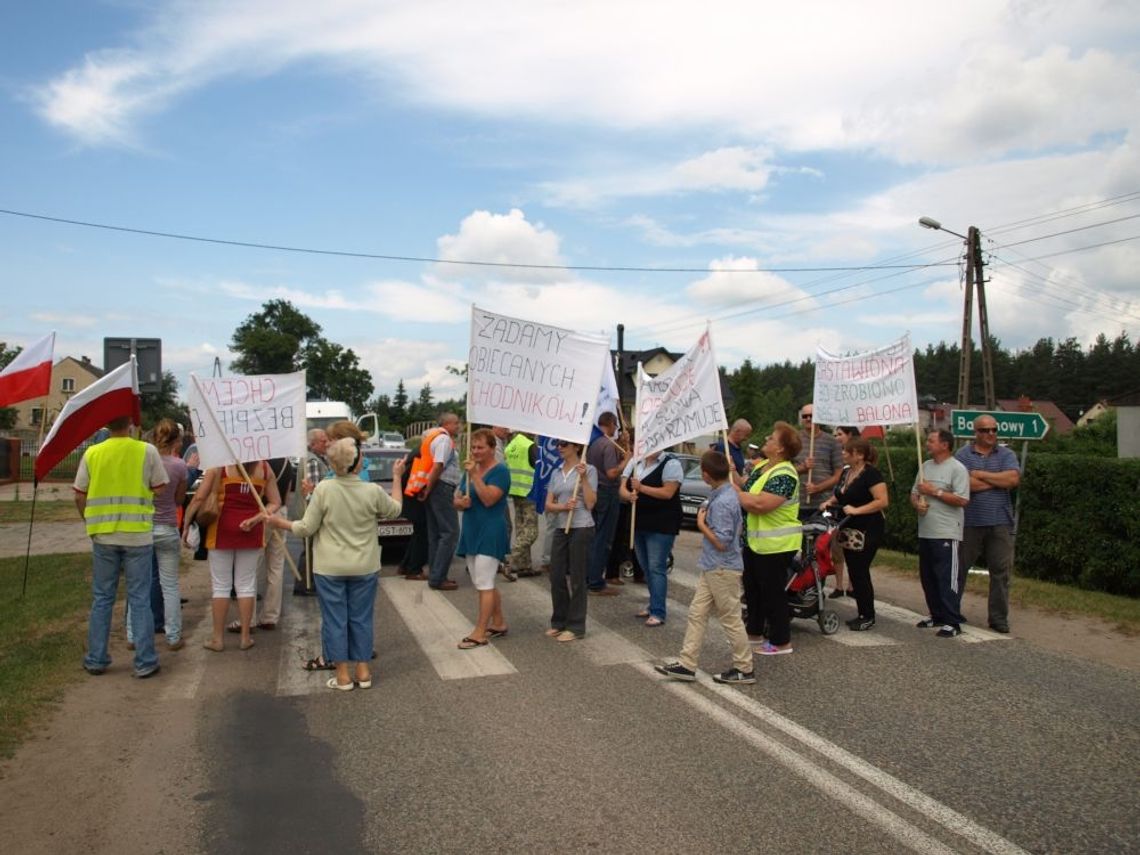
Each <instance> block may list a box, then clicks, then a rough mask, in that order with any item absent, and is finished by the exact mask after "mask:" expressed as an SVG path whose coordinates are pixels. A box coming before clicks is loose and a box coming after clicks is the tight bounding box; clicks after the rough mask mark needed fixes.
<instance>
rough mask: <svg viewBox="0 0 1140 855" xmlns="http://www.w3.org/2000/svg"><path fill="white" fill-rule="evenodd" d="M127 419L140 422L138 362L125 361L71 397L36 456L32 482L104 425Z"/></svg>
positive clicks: (43, 475) (41, 477)
mask: <svg viewBox="0 0 1140 855" xmlns="http://www.w3.org/2000/svg"><path fill="white" fill-rule="evenodd" d="M122 416H130V417H131V421H133V422H134V423H135V424H136V425H137V424H138V423H139V422H140V421H141V420H142V410H141V407H140V404H139V375H138V363H137V362H136V361H135V358H134V357H133V356H132V357H131V359H130V361H129V362H126V363H124V364H123V365H120V366H119V367H118V368H116V369H115V370H114V371H112V372H110V373H109V374H106V375H104V376H103V377H101V378H100V379H99V380H96V381H95V382H94V383H92V384H91V385H90V386H88V387H87V388H86V389H84V390H83V391H81V392H78V393H76V394H75V395H73V396H72V397H71V398H70V399H69V400H68V402H67V404H66V405H65V406H64V408H63V411H62V412H61V413H60V414H59V418H57V419H56V420H55V424H53V425H52V426H51V430H50V431H48V435H47V438H46V439H45V440H44V444H43V445H41V446H40V453H39V454H37V455H36V481H37V483H38V482H39V481H42V480H43V479H44V478H45V477H46V476H47V474H48V473H49V472H51V470H52V469H53V468H55V465H56V464H57V463H59V461H61V460H63V458H65V457H67V455H69V454H71V452H72V451H74V450H75V449H76V448H78V447H79V444H80V443H81V442H83V440H85V439H87V437H89V436H91V434H93V433H95V431H97V430H99V428H101V427H103V426H105V425H106V424H107V422H109V421H112V420H114V419H117V418H121V417H122Z"/></svg>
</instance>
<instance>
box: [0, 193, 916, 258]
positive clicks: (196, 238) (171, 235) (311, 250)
mask: <svg viewBox="0 0 1140 855" xmlns="http://www.w3.org/2000/svg"><path fill="white" fill-rule="evenodd" d="M0 214H7V215H9V216H12V217H24V218H26V219H31V220H43V221H45V222H49V223H62V224H64V225H69V226H81V227H83V228H88V229H103V230H105V231H112V232H124V233H126V234H135V235H145V236H147V237H159V238H167V239H170V240H183V241H191V242H194V243H208V244H215V245H220V246H235V247H241V248H244V249H267V250H273V251H275V252H295V253H302V254H305V255H325V256H336V257H340V258H367V259H373V260H378V261H400V262H414V263H417V264H452V265H456V266H467V267H495V268H510V269H516V270H578V271H591V272H607V273H743V274H755V273H826V272H835V271H846V272H859V271H868V270H890V269H902V270H922V269H925V268H929V267H936V266H938V265H937V264H929V263H923V264H898V265H889V264H885V265H884V264H864V265H849V266H836V267H764V268H755V269H739V268H721V267H636V266H608V265H600V264H524V263H518V262H512V261H477V260H470V259H454V258H429V257H426V256H418V255H385V254H381V253H375V252H354V251H351V250H341V249H317V248H315V247H304V246H286V245H282V244H271V243H258V242H256V241H241V240H230V239H227V238H212V237H203V236H201V235H186V234H178V233H176V232H161V231H155V230H153V229H140V228H133V227H130V226H116V225H112V224H109V223H93V222H87V221H84V220H71V219H67V218H65V217H52V216H48V215H46V214H33V213H29V212H27V211H13V210H9V209H7V208H0Z"/></svg>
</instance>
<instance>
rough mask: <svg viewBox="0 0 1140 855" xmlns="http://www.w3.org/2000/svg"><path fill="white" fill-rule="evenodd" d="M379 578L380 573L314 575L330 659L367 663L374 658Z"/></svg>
mask: <svg viewBox="0 0 1140 855" xmlns="http://www.w3.org/2000/svg"><path fill="white" fill-rule="evenodd" d="M379 578H380V574H379V573H369V574H367V575H365V576H326V575H324V574H323V573H314V574H313V579H314V580H315V582H316V585H317V598H318V600H319V602H320V604H321V646H322V649H323V650H324V655H325V661H326V662H367V661H368V660H369V659H371V658H372V647H373V645H372V641H373V633H372V615H373V607H374V605H375V603H376V586H377V584H378V581H379Z"/></svg>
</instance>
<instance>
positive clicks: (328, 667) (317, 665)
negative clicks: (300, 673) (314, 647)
mask: <svg viewBox="0 0 1140 855" xmlns="http://www.w3.org/2000/svg"><path fill="white" fill-rule="evenodd" d="M301 668H302V669H303V670H305V671H333V670H335V669H336V665H334V664H333V663H332V662H326V661H325V658H324V657H323V656H316V657H314V658H312V659H310V660H309V661H308V662H306V663H305V664H304V665H302V666H301Z"/></svg>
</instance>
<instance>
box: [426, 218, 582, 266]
mask: <svg viewBox="0 0 1140 855" xmlns="http://www.w3.org/2000/svg"><path fill="white" fill-rule="evenodd" d="M436 244H437V245H438V247H439V257H440V258H441V259H444V260H455V261H458V260H462V261H483V262H492V263H495V264H532V265H541V266H542V267H544V268H545V267H553V268H558V267H560V266H561V265H562V264H563V263H564V262H563V260H562V257H561V254H560V252H559V237H558V235H556V234H555V233H554V232H552V231H550V230H549V229H547V228H546V227H545V226H544V225H543V224H542V223H531V222H529V221H528V220H527V218H526V214H524V213H523V212H522V211H521V210H519V209H518V208H512V209H511V210H510V211H509V212H508V213H506V214H495V213H492V212H490V211H473V212H472V213H471V214H469V215H468V216H466V217H465V218H464V219H463V221H462V222H461V223H460V224H459V233H458V234H454V235H444V236H443V237H441V238H439V239H438V240H437V241H436ZM433 275H434V276H436V277H439V278H440V279H493V280H494V279H510V280H524V281H538V282H549V281H553V280H557V279H561V278H565V275H566V274H565V271H564V270H560V269H553V270H549V269H536V268H521V267H493V266H478V265H466V264H437V265H435V269H434V271H433Z"/></svg>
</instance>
